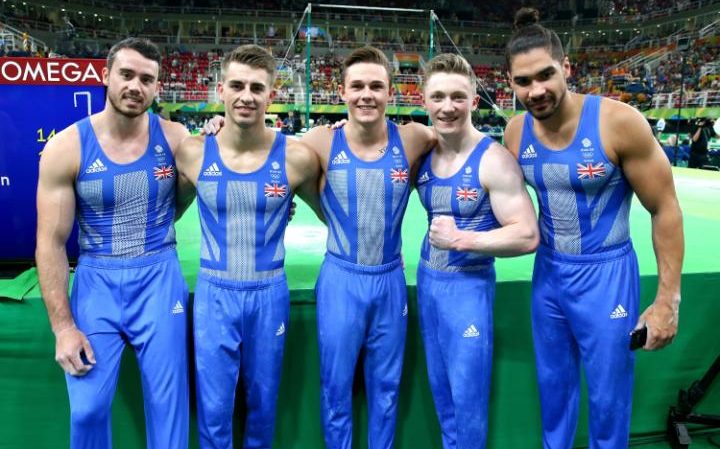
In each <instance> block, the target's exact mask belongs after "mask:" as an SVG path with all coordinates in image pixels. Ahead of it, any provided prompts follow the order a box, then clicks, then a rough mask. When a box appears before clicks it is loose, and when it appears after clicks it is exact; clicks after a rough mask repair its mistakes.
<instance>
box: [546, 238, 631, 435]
mask: <svg viewBox="0 0 720 449" xmlns="http://www.w3.org/2000/svg"><path fill="white" fill-rule="evenodd" d="M638 307H639V275H638V265H637V258H636V256H635V252H634V251H633V249H632V245H631V244H630V243H629V242H628V243H627V244H626V245H623V246H622V247H620V248H618V249H613V250H610V251H607V252H604V253H600V254H589V255H581V256H573V255H567V254H561V253H557V252H555V251H552V250H550V249H548V248H547V247H544V246H541V247H540V248H539V249H538V252H537V256H536V257H535V270H534V273H533V297H532V319H533V339H534V344H535V356H536V359H537V374H538V384H539V388H540V401H541V410H542V427H543V446H544V448H545V449H570V448H572V445H573V440H574V437H575V428H576V425H577V419H578V403H579V398H580V391H579V390H580V365H581V363H582V367H583V369H584V370H585V371H584V372H585V378H586V380H587V385H588V397H589V402H590V404H589V405H590V416H589V420H590V446H589V447H590V449H619V448H625V447H627V445H628V440H629V434H630V412H631V408H632V392H633V373H634V364H635V356H634V354H633V352H632V351H630V349H629V346H630V332H632V330H633V328H634V327H635V324H636V322H637V319H638Z"/></svg>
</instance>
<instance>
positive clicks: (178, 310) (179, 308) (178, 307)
mask: <svg viewBox="0 0 720 449" xmlns="http://www.w3.org/2000/svg"><path fill="white" fill-rule="evenodd" d="M183 312H185V309H184V308H183V306H182V304H180V301H178V302H176V303H175V307H173V308H172V313H173V315H177V314H178V313H183Z"/></svg>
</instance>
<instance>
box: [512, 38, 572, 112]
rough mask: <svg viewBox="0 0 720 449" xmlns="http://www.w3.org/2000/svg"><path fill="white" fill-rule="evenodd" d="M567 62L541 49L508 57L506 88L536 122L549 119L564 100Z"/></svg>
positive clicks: (567, 72)
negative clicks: (507, 86) (508, 83)
mask: <svg viewBox="0 0 720 449" xmlns="http://www.w3.org/2000/svg"><path fill="white" fill-rule="evenodd" d="M569 76H570V62H569V61H568V59H567V57H565V58H563V60H562V61H559V60H557V59H554V58H553V57H552V56H551V55H550V52H548V51H547V49H545V48H534V49H532V50H530V51H528V52H525V53H518V54H516V55H515V56H513V57H512V60H511V63H510V72H509V73H508V77H509V78H510V85H511V87H512V89H513V91H514V92H515V95H516V96H517V98H518V100H520V102H521V103H522V104H523V106H525V108H526V109H527V110H528V112H529V113H530V114H532V116H533V117H535V118H536V119H538V120H545V119H548V118H550V117H552V116H553V115H554V114H555V112H556V111H557V110H558V108H559V107H560V105H561V104H562V103H563V101H564V100H565V97H566V94H567V90H568V88H567V81H566V79H567V78H568V77H569Z"/></svg>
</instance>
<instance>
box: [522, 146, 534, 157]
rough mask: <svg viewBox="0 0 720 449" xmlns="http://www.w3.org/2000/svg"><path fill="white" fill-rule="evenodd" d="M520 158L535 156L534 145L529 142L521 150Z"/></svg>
mask: <svg viewBox="0 0 720 449" xmlns="http://www.w3.org/2000/svg"><path fill="white" fill-rule="evenodd" d="M520 157H521V158H522V159H532V158H536V157H537V153H536V152H535V147H534V146H533V145H532V144H530V145H529V146H528V147H527V148H525V151H523V154H522V156H520Z"/></svg>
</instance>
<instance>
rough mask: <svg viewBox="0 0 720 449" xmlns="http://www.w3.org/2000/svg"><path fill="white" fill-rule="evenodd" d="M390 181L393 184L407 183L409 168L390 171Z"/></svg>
mask: <svg viewBox="0 0 720 449" xmlns="http://www.w3.org/2000/svg"><path fill="white" fill-rule="evenodd" d="M390 179H391V180H392V182H402V183H406V182H408V171H407V168H401V169H395V168H391V169H390Z"/></svg>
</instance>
